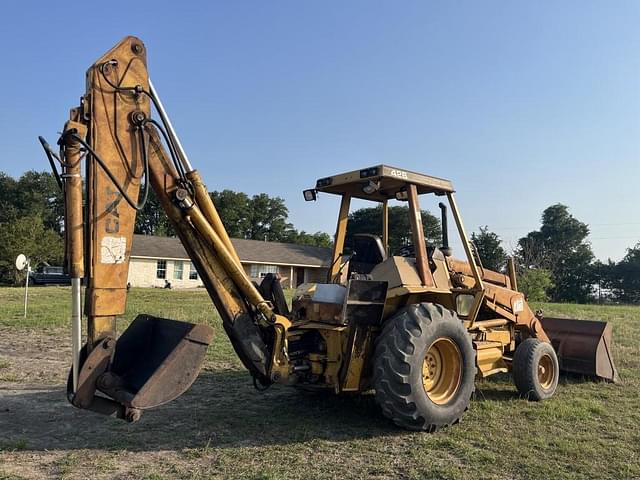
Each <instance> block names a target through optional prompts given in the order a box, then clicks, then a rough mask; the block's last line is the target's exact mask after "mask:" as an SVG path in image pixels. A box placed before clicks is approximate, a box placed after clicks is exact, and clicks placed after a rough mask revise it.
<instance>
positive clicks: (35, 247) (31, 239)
mask: <svg viewBox="0 0 640 480" xmlns="http://www.w3.org/2000/svg"><path fill="white" fill-rule="evenodd" d="M20 253H24V254H25V255H26V256H27V257H28V258H29V259H30V260H31V266H32V267H36V266H38V265H39V264H41V263H43V262H47V263H52V264H57V265H60V264H61V263H62V260H63V256H64V246H63V242H62V237H61V236H60V235H59V234H58V233H57V232H55V231H54V230H53V229H50V228H47V227H46V226H45V225H44V223H43V221H42V218H40V217H39V216H36V215H30V216H21V217H20V218H17V219H16V220H13V221H12V222H9V223H7V224H3V225H0V282H2V283H10V284H14V283H16V282H17V281H18V280H20V279H21V278H24V273H22V274H20V273H18V272H17V271H16V268H15V264H14V262H15V258H16V257H17V256H18V254H20Z"/></svg>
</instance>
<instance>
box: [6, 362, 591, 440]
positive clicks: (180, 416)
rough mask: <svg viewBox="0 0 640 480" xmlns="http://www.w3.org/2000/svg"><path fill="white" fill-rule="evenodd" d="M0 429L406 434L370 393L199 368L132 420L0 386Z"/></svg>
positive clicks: (485, 390)
mask: <svg viewBox="0 0 640 480" xmlns="http://www.w3.org/2000/svg"><path fill="white" fill-rule="evenodd" d="M584 380H585V379H584V377H582V378H581V381H584ZM562 381H563V379H561V382H562ZM564 381H565V382H569V383H573V382H579V381H580V379H578V378H576V377H569V378H567V377H564ZM517 398H519V397H518V394H517V392H516V390H515V387H513V384H512V383H511V382H510V376H509V375H496V376H495V377H490V378H489V379H485V380H483V381H481V382H479V383H478V384H477V388H476V395H475V401H476V402H483V401H511V400H515V399H517ZM0 432H2V436H1V438H0V450H27V451H28V450H32V451H38V450H74V449H101V450H129V451H158V450H182V449H199V448H200V449H202V448H204V449H206V448H238V447H258V448H259V447H266V446H272V445H291V444H300V443H303V442H313V441H331V442H342V441H350V440H354V439H366V438H372V437H385V436H389V437H390V436H395V435H405V434H406V432H405V431H403V430H401V429H399V428H397V427H395V426H394V425H393V424H392V423H391V422H390V421H389V420H387V419H386V418H384V417H383V416H382V413H381V412H380V409H379V408H378V407H377V405H376V404H375V401H374V398H373V395H372V394H363V395H353V396H336V395H333V394H329V393H322V392H305V391H300V390H298V389H295V388H291V387H285V386H280V385H274V386H273V387H271V388H270V389H269V390H267V391H266V392H258V391H256V390H255V389H254V388H253V386H252V384H251V381H250V377H249V375H248V374H247V373H246V372H244V371H238V370H223V371H219V370H218V371H211V370H205V371H203V372H202V373H201V374H200V377H199V378H198V379H197V380H196V383H195V384H194V385H193V386H192V388H191V389H190V390H189V391H188V392H187V393H185V394H184V395H183V396H182V397H180V398H178V399H177V400H175V401H173V402H171V403H169V404H167V405H165V406H162V407H159V408H156V409H152V410H149V411H147V412H145V414H144V415H143V416H142V419H141V420H140V421H139V422H138V423H135V424H128V423H126V422H124V421H122V420H117V419H113V418H109V417H103V416H100V415H98V414H95V413H92V412H89V411H82V410H78V409H76V408H74V407H72V406H71V405H70V404H69V403H67V401H66V397H65V392H64V389H63V388H62V387H55V388H49V389H47V388H35V387H34V388H31V389H29V388H22V389H19V390H11V391H6V390H5V391H2V390H0Z"/></svg>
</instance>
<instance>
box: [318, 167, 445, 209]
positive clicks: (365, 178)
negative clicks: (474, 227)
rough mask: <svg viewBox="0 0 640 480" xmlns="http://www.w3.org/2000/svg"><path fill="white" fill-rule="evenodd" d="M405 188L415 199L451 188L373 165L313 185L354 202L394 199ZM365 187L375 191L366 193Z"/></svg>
mask: <svg viewBox="0 0 640 480" xmlns="http://www.w3.org/2000/svg"><path fill="white" fill-rule="evenodd" d="M409 184H413V185H415V186H416V189H417V191H418V194H419V195H420V194H423V193H435V194H439V195H443V194H446V193H451V192H454V189H453V185H452V183H451V182H450V181H449V180H445V179H443V178H438V177H431V176H429V175H423V174H421V173H415V172H410V171H408V170H403V169H401V168H396V167H390V166H388V165H377V166H375V167H369V168H365V169H362V170H354V171H352V172H348V173H342V174H339V175H334V176H332V177H325V178H320V179H319V180H318V181H317V182H316V190H317V191H319V192H326V193H333V194H336V195H343V194H345V193H348V194H350V195H351V196H352V197H354V198H361V199H364V200H372V201H375V202H382V201H384V200H387V199H393V198H397V197H396V194H397V193H398V192H403V191H405V190H406V188H407V185H409ZM365 187H369V188H368V189H369V190H375V191H372V192H371V193H366V191H365V190H364V188H365ZM376 188H377V189H376Z"/></svg>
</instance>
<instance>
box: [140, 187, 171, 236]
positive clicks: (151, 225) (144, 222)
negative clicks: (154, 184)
mask: <svg viewBox="0 0 640 480" xmlns="http://www.w3.org/2000/svg"><path fill="white" fill-rule="evenodd" d="M134 231H135V233H141V234H143V235H157V236H160V237H173V236H175V234H176V233H175V230H174V229H173V225H171V222H170V221H169V217H167V214H166V213H165V212H164V209H163V208H162V205H161V204H160V200H158V197H157V196H156V194H155V192H154V191H153V190H152V189H150V190H149V196H148V197H147V203H145V204H144V207H142V210H141V211H139V212H138V215H137V216H136V225H135V229H134Z"/></svg>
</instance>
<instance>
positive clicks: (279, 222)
mask: <svg viewBox="0 0 640 480" xmlns="http://www.w3.org/2000/svg"><path fill="white" fill-rule="evenodd" d="M210 195H211V198H212V200H213V203H214V204H215V206H216V208H217V209H218V212H219V213H220V218H221V219H222V223H223V224H224V225H225V227H226V229H227V232H228V233H229V236H231V237H234V238H247V239H252V240H267V241H271V242H290V241H291V239H292V238H295V236H296V234H297V232H296V231H295V230H294V228H293V225H291V223H289V222H288V221H287V220H288V217H289V210H288V209H287V206H286V205H285V203H284V200H283V199H282V198H280V197H270V196H269V195H267V194H266V193H261V194H259V195H254V196H253V197H251V198H249V196H248V195H247V194H246V193H242V192H234V191H232V190H223V191H222V192H215V191H214V192H211V193H210Z"/></svg>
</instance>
